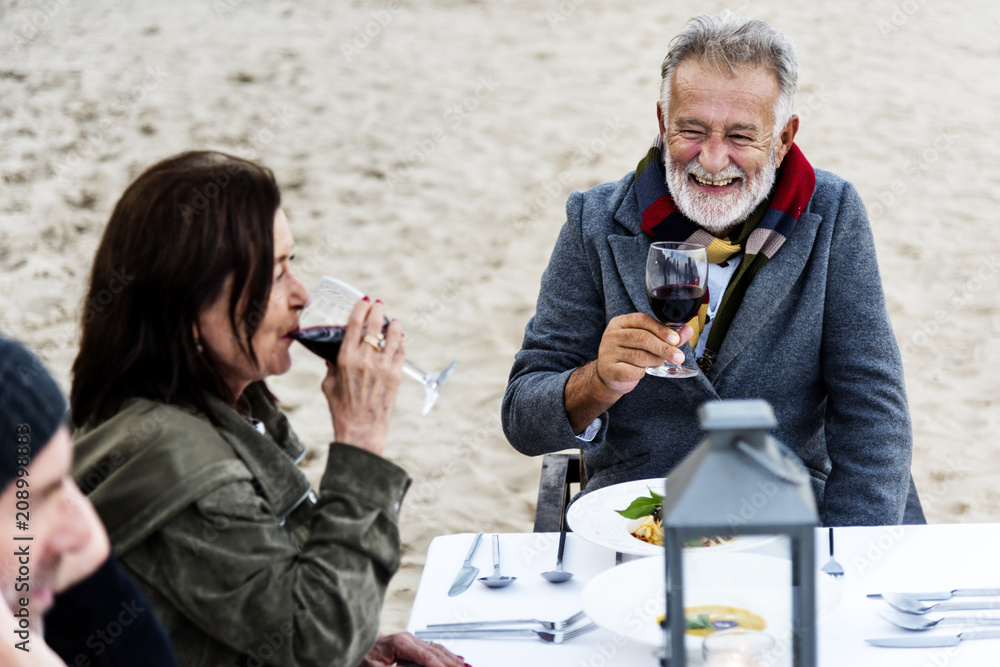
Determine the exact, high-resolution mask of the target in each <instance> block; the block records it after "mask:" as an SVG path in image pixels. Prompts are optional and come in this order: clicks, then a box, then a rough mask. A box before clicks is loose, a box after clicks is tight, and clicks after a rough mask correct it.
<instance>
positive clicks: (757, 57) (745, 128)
mask: <svg viewBox="0 0 1000 667" xmlns="http://www.w3.org/2000/svg"><path fill="white" fill-rule="evenodd" d="M661 75H662V79H661V82H660V100H659V102H658V103H657V116H658V118H659V122H660V133H661V135H662V138H663V144H664V170H665V172H666V175H667V185H668V186H669V188H670V191H671V194H672V195H673V198H674V201H675V202H676V204H677V206H678V208H679V209H680V210H681V212H682V213H684V215H686V216H687V217H688V218H690V219H691V220H693V221H694V222H696V223H698V224H700V225H701V226H702V227H705V228H706V229H708V230H709V231H712V232H715V233H721V232H724V231H728V230H729V229H731V228H732V227H734V226H735V225H736V224H738V223H740V222H742V221H743V220H744V219H745V218H746V217H747V216H748V215H749V214H750V213H751V212H752V211H753V209H754V208H755V207H756V206H757V205H758V204H759V203H760V202H762V201H763V200H764V199H765V198H766V197H767V195H768V193H769V192H770V190H771V187H772V185H773V184H774V179H775V174H776V170H777V168H778V166H780V164H781V161H782V160H783V159H784V157H785V155H786V154H787V153H788V151H789V149H790V148H791V146H792V142H793V141H794V139H795V134H796V132H797V131H798V117H797V116H795V115H794V114H793V113H792V106H793V104H794V98H795V90H796V88H797V86H798V64H797V61H796V57H795V49H794V48H793V47H792V44H791V42H789V41H788V39H786V38H785V37H784V36H783V35H782V34H781V33H779V32H778V31H777V30H776V29H775V28H774V26H772V25H771V24H769V23H767V22H766V21H761V20H759V19H751V18H745V17H741V16H739V15H737V14H735V13H733V12H730V11H725V12H723V13H721V14H719V15H717V16H698V17H696V18H694V19H691V21H689V22H688V23H687V25H686V26H685V27H684V30H683V31H682V32H681V33H680V34H679V35H677V36H676V37H675V38H674V39H673V40H672V41H671V43H670V49H669V52H668V53H667V56H666V58H665V59H664V60H663V65H662V67H661Z"/></svg>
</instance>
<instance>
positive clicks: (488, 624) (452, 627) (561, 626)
mask: <svg viewBox="0 0 1000 667" xmlns="http://www.w3.org/2000/svg"><path fill="white" fill-rule="evenodd" d="M585 618H587V615H586V614H584V613H583V612H582V611H578V612H577V613H575V614H573V615H572V616H570V617H569V618H565V619H563V620H561V621H540V620H538V619H537V618H515V619H511V620H508V621H470V622H468V623H428V624H427V631H428V632H430V631H433V632H438V631H439V630H445V631H457V630H481V629H485V628H498V627H503V626H507V625H532V624H538V625H540V626H542V627H543V628H544V629H546V630H556V631H559V630H565V629H566V628H568V627H570V626H571V625H574V624H575V623H577V622H579V621H581V620H583V619H585Z"/></svg>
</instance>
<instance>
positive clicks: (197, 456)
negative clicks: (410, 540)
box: [74, 385, 410, 667]
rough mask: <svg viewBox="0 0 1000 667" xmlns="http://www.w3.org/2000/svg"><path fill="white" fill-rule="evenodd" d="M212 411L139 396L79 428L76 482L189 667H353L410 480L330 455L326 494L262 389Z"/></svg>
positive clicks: (376, 463) (358, 459) (375, 615)
mask: <svg viewBox="0 0 1000 667" xmlns="http://www.w3.org/2000/svg"><path fill="white" fill-rule="evenodd" d="M209 405H210V414H209V415H204V414H200V413H197V412H195V411H193V410H191V409H186V408H181V407H177V406H173V405H167V404H163V403H158V402H154V401H150V400H146V399H130V400H128V401H126V402H125V403H124V404H123V405H122V407H121V409H120V410H119V412H118V413H117V414H116V415H115V416H113V417H112V418H111V419H109V420H107V421H105V422H103V423H101V424H99V425H97V426H96V427H93V428H84V429H80V430H78V432H77V433H76V434H75V440H76V463H75V466H74V476H75V478H76V481H77V483H78V484H79V485H80V486H81V487H82V488H83V490H84V491H85V492H87V493H88V494H89V496H90V499H91V500H92V501H93V503H94V505H95V506H96V507H97V511H98V512H99V513H100V515H101V518H102V519H103V521H104V523H105V525H106V526H107V528H108V533H109V534H110V536H111V542H112V544H113V545H114V547H115V549H116V551H117V552H118V554H119V557H120V558H121V560H122V562H123V563H124V564H125V565H126V566H127V568H128V569H129V570H130V571H131V572H132V573H133V574H134V575H135V577H136V578H137V579H138V580H139V582H140V584H141V585H142V587H143V589H144V591H145V592H146V594H147V595H148V596H149V598H150V602H151V603H152V604H153V607H154V608H155V609H156V611H157V613H158V614H159V615H160V618H161V619H162V620H163V623H164V626H165V627H166V628H167V631H168V632H169V633H170V636H171V639H172V640H173V642H174V647H175V649H176V651H177V656H178V658H179V659H180V663H181V664H183V665H185V666H187V667H202V666H203V667H220V666H223V665H225V666H229V665H247V666H249V667H261V666H262V665H276V666H277V665H281V666H289V667H290V666H293V665H295V666H300V665H303V666H304V665H324V666H325V667H330V666H335V665H336V666H343V667H355V666H356V665H357V664H358V663H360V662H361V660H362V659H363V658H364V656H365V654H366V653H367V652H368V650H369V649H370V648H371V646H372V645H373V644H374V641H375V638H376V636H377V632H378V626H379V616H380V613H381V609H382V600H383V597H384V595H385V590H386V586H387V585H388V583H389V579H390V578H391V577H392V575H393V574H394V573H395V571H396V569H397V568H398V567H399V558H400V541H399V530H398V527H397V518H398V513H399V506H400V503H401V501H402V498H403V495H404V494H405V492H406V489H407V487H408V486H409V484H410V479H409V477H408V476H407V475H406V472H405V471H403V470H402V469H401V468H399V467H398V466H396V465H394V464H393V463H391V462H389V461H387V460H385V459H383V458H381V457H379V456H376V455H374V454H370V453H368V452H366V451H363V450H361V449H358V448H356V447H352V446H350V445H345V444H340V443H333V444H332V445H331V446H330V453H329V458H328V461H327V466H326V471H325V472H324V474H323V478H322V481H321V484H320V493H319V496H318V498H317V497H316V496H315V494H313V492H312V490H311V489H310V486H309V483H308V481H307V480H306V478H305V476H304V475H303V474H302V472H301V471H300V470H299V469H298V467H297V466H296V461H297V460H298V459H300V458H301V457H302V456H303V455H304V453H305V449H304V447H303V446H302V444H301V443H300V442H299V440H298V438H297V437H296V435H295V433H294V432H293V431H292V429H291V427H290V426H289V424H288V421H287V419H286V418H285V415H284V414H283V413H282V412H281V411H280V410H279V409H277V408H276V407H274V406H273V405H271V404H270V403H269V402H268V401H267V399H266V398H264V396H263V394H262V393H261V391H260V388H259V387H256V386H253V385H252V386H251V387H250V388H248V389H247V391H246V392H245V393H244V404H243V405H241V409H242V410H244V411H245V412H246V413H247V414H249V415H250V416H252V417H254V418H255V419H258V420H260V421H261V422H263V427H264V429H265V432H266V435H262V434H261V433H260V432H258V430H257V429H256V428H255V427H254V426H253V425H251V423H250V422H249V421H247V420H246V419H245V418H243V417H242V416H240V414H239V413H237V412H236V411H235V410H233V409H232V408H231V407H229V406H228V405H226V404H225V403H224V402H222V401H221V400H218V399H212V398H210V399H209Z"/></svg>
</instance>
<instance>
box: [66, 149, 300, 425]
mask: <svg viewBox="0 0 1000 667" xmlns="http://www.w3.org/2000/svg"><path fill="white" fill-rule="evenodd" d="M280 204H281V194H280V193H279V191H278V186H277V184H276V183H275V180H274V175H273V174H272V173H271V171H270V170H269V169H267V168H266V167H262V166H260V165H257V164H254V163H253V162H250V161H248V160H243V159H241V158H237V157H233V156H231V155H226V154H224V153H217V152H210V151H192V152H188V153H182V154H180V155H176V156H174V157H171V158H167V159H166V160H163V161H162V162H159V163H157V164H155V165H153V166H152V167H150V168H149V169H147V170H146V171H145V172H143V173H142V174H141V175H140V176H139V177H138V178H137V179H135V181H133V182H132V184H131V185H129V186H128V188H127V189H126V190H125V193H124V194H123V195H122V197H121V199H119V200H118V203H117V204H116V205H115V208H114V211H112V213H111V219H110V220H109V221H108V226H107V228H106V229H105V230H104V236H103V238H102V239H101V243H100V246H98V248H97V253H96V255H95V256H94V266H93V269H92V270H91V274H90V288H89V289H88V291H87V297H86V301H85V303H84V307H83V317H82V320H83V335H82V339H81V342H80V353H79V354H78V355H77V357H76V360H75V361H74V362H73V387H72V390H71V392H70V407H71V410H72V415H73V421H74V423H75V424H76V425H78V426H82V425H84V424H87V423H91V424H96V423H99V422H101V421H103V420H105V419H107V418H108V417H110V416H112V415H113V414H114V413H115V412H116V411H117V410H118V409H119V408H120V406H121V403H122V402H123V401H124V400H126V399H128V398H131V397H133V396H136V397H144V398H150V399H153V400H159V401H165V402H170V403H176V404H180V405H189V406H192V407H195V408H197V409H199V410H201V411H202V412H205V411H206V410H207V404H206V401H205V398H204V392H205V391H210V392H214V393H216V394H218V395H219V396H220V397H222V398H224V399H226V400H229V398H230V397H229V396H228V392H229V390H228V388H227V387H226V385H225V383H224V382H223V380H222V377H221V376H220V374H219V373H218V371H217V370H216V368H215V367H214V366H213V364H212V360H211V357H210V355H209V351H208V350H207V349H205V350H204V352H199V350H198V345H197V343H196V341H195V337H194V327H195V324H196V323H197V320H198V315H199V314H200V313H201V312H202V310H203V309H204V308H206V307H208V306H209V305H211V304H212V303H213V302H214V301H216V300H217V299H218V298H219V297H220V296H221V294H222V291H223V289H224V287H225V283H226V279H227V278H228V277H229V275H230V274H232V276H233V282H232V285H233V289H232V293H231V296H230V299H229V321H230V323H231V324H232V327H233V331H234V332H241V333H242V334H243V335H244V336H245V338H244V336H239V335H238V336H237V338H239V340H240V347H241V349H242V350H243V352H244V354H246V355H247V358H248V359H250V360H251V362H253V363H254V364H256V363H257V358H256V355H255V354H254V352H253V348H252V347H251V346H250V345H249V340H250V338H251V336H253V333H254V332H255V331H256V329H257V326H258V325H259V324H260V320H261V318H262V317H263V310H264V309H266V304H267V302H268V299H269V297H270V293H271V282H272V273H273V271H274V215H275V212H276V211H277V209H278V206H279V205H280ZM256 311H260V312H256Z"/></svg>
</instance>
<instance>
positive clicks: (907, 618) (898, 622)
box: [878, 611, 1000, 630]
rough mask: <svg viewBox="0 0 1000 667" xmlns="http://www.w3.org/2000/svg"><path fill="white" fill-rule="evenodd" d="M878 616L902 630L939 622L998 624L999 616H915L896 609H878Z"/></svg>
mask: <svg viewBox="0 0 1000 667" xmlns="http://www.w3.org/2000/svg"><path fill="white" fill-rule="evenodd" d="M878 615H879V616H881V617H882V618H884V619H885V620H887V621H889V622H890V623H892V624H893V625H895V626H896V627H897V628H903V629H904V630H930V629H931V628H933V627H934V626H936V625H938V624H939V623H940V624H942V625H944V624H945V623H958V624H962V625H967V626H969V627H977V626H980V625H993V626H996V625H1000V618H978V617H976V616H942V617H940V618H929V617H927V616H917V615H915V614H901V613H899V612H896V611H880V612H879V613H878Z"/></svg>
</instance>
